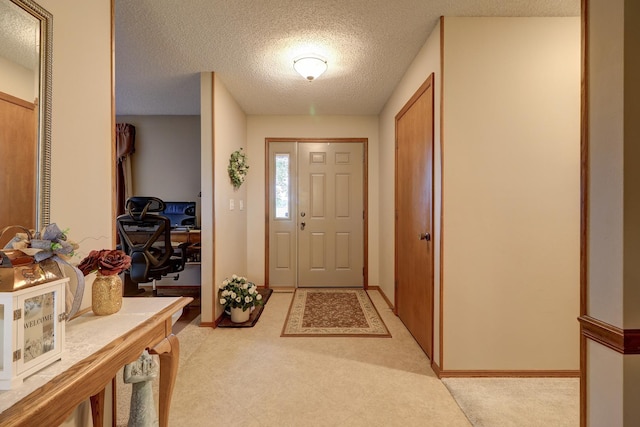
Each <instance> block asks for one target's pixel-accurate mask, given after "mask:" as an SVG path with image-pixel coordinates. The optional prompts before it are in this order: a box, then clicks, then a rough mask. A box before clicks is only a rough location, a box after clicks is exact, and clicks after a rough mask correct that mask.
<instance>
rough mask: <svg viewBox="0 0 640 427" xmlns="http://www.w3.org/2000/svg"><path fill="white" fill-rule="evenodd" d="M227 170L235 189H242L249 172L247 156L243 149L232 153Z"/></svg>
mask: <svg viewBox="0 0 640 427" xmlns="http://www.w3.org/2000/svg"><path fill="white" fill-rule="evenodd" d="M227 170H228V171H229V178H230V179H231V184H233V188H236V189H237V188H240V186H241V185H242V183H243V182H244V180H245V177H246V176H247V171H248V170H249V165H248V164H247V156H246V155H245V154H244V153H243V152H242V148H241V149H239V150H236V151H234V152H233V153H231V157H230V158H229V167H228V168H227Z"/></svg>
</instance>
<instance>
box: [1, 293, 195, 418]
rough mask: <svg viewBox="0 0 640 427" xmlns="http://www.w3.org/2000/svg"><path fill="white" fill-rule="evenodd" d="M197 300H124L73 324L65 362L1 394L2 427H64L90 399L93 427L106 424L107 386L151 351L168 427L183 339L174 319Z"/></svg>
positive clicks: (54, 365) (160, 403)
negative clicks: (175, 331) (178, 335)
mask: <svg viewBox="0 0 640 427" xmlns="http://www.w3.org/2000/svg"><path fill="white" fill-rule="evenodd" d="M191 301H192V298H185V297H177V298H124V300H123V304H122V309H121V310H120V311H119V312H118V313H116V314H112V315H110V316H95V315H94V314H93V313H91V312H90V313H87V314H84V315H83V316H80V317H77V318H75V319H73V320H71V321H70V322H68V323H67V325H66V339H65V348H64V352H63V354H62V360H60V361H57V362H55V363H53V364H51V365H49V366H48V367H46V368H44V369H43V370H41V371H39V372H37V373H35V374H33V375H32V376H30V377H28V378H26V379H25V381H24V383H23V384H22V386H20V387H17V388H16V389H14V390H7V391H0V425H2V426H33V425H59V424H61V423H63V422H64V421H65V420H66V419H67V418H68V417H69V416H70V415H71V413H72V412H73V411H74V410H75V408H76V407H77V406H78V405H79V404H80V403H82V402H84V401H86V400H87V399H90V400H91V409H92V415H93V425H94V426H102V425H103V416H104V397H105V387H106V386H107V385H108V384H109V383H111V381H112V379H113V378H114V377H115V376H116V374H117V373H118V371H119V370H120V368H122V367H123V366H124V365H126V364H127V363H131V362H133V361H135V360H136V359H138V357H139V356H140V354H142V352H143V351H144V350H145V349H149V350H150V353H152V354H153V353H155V354H158V355H159V356H160V394H159V400H160V402H159V407H160V414H159V415H160V416H159V421H160V425H161V426H168V422H169V406H170V403H171V394H172V392H173V386H174V383H175V378H176V374H177V372H178V360H179V355H180V346H179V343H178V339H177V338H176V336H175V335H173V334H172V332H171V329H172V325H173V322H172V316H173V315H174V314H177V313H179V312H180V310H181V309H182V308H183V307H185V306H186V305H187V304H188V303H189V302H191ZM114 405H115V402H114Z"/></svg>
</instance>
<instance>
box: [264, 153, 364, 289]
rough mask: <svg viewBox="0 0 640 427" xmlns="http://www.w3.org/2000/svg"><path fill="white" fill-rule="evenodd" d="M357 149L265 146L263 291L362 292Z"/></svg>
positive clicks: (361, 200) (361, 174)
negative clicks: (266, 211)
mask: <svg viewBox="0 0 640 427" xmlns="http://www.w3.org/2000/svg"><path fill="white" fill-rule="evenodd" d="M363 146H364V144H362V143H359V142H334V141H331V142H298V143H295V142H272V143H270V146H269V166H270V172H269V177H270V178H269V181H270V182H269V204H270V209H269V212H270V215H269V283H270V285H273V286H278V285H280V286H283V285H287V286H301V287H312V286H313V287H362V286H363V285H364V223H365V221H364V197H363V195H364V147H363Z"/></svg>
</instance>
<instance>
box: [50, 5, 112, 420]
mask: <svg viewBox="0 0 640 427" xmlns="http://www.w3.org/2000/svg"><path fill="white" fill-rule="evenodd" d="M38 3H39V4H40V5H41V6H42V7H44V8H45V9H47V10H48V11H49V12H51V13H52V14H53V105H52V107H53V114H52V135H51V140H52V161H51V166H52V182H51V221H52V222H56V223H58V225H59V226H61V227H62V228H67V227H68V228H69V229H70V231H69V235H70V238H71V239H73V240H76V241H77V242H79V243H80V250H79V251H78V252H79V255H78V257H77V261H80V259H81V257H83V256H85V255H86V254H88V253H89V251H90V250H92V249H102V248H112V247H113V235H112V226H113V221H112V216H111V208H112V206H111V195H112V184H111V156H112V155H111V9H110V5H111V3H110V1H109V0H96V1H91V2H75V1H71V0H55V1H54V0H38ZM90 289H91V285H90V283H88V284H87V291H86V292H85V299H84V301H85V302H84V304H83V306H84V307H88V306H89V305H90V303H91V292H90ZM87 416H89V417H90V411H87V408H86V404H85V408H84V411H83V412H82V413H79V414H76V415H75V416H74V417H75V420H74V421H73V422H71V423H70V424H69V425H87V424H88V423H89V421H88V420H89V419H90V418H87ZM107 418H109V414H107ZM107 423H110V421H109V420H107Z"/></svg>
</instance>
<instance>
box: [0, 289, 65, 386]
mask: <svg viewBox="0 0 640 427" xmlns="http://www.w3.org/2000/svg"><path fill="white" fill-rule="evenodd" d="M68 281H69V278H66V277H65V278H61V279H56V280H53V281H50V282H47V283H43V284H38V285H36V286H31V287H25V288H20V289H17V290H14V291H11V292H0V335H1V336H0V343H1V345H2V348H0V356H1V359H0V390H10V389H12V388H15V387H17V386H19V385H21V384H22V381H23V380H24V378H26V377H27V376H29V375H31V374H33V373H35V372H37V371H39V370H40V369H42V368H44V367H46V366H48V365H50V364H51V363H53V362H55V361H57V360H60V359H61V357H62V350H63V347H64V334H65V322H66V314H65V312H64V311H65V289H66V284H67V282H68Z"/></svg>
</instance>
